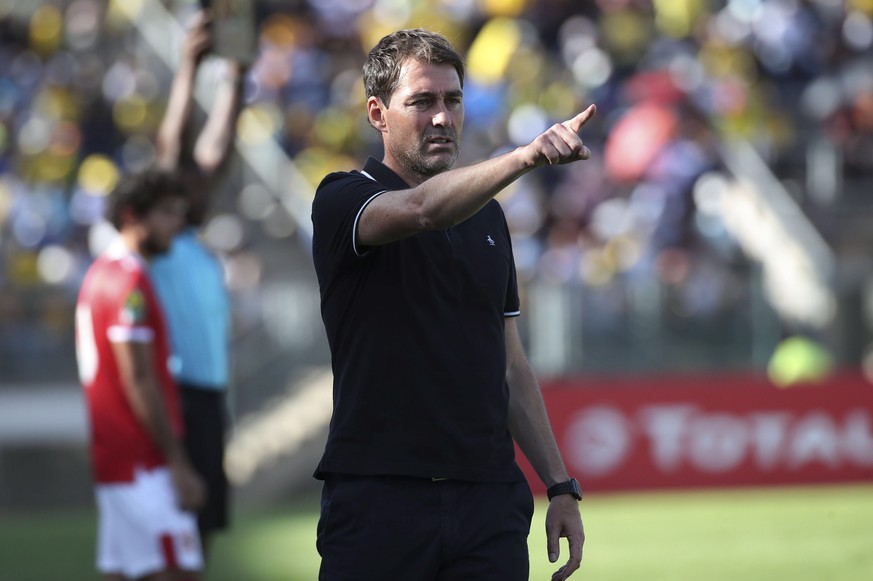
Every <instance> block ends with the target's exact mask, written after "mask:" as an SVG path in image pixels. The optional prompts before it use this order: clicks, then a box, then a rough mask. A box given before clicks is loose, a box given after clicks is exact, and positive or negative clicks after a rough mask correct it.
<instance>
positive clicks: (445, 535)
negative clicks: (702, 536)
mask: <svg viewBox="0 0 873 581" xmlns="http://www.w3.org/2000/svg"><path fill="white" fill-rule="evenodd" d="M463 81H464V65H463V61H462V59H461V57H460V56H459V55H458V54H457V53H456V52H455V50H454V49H453V48H452V47H451V45H450V44H449V42H448V41H447V40H446V39H445V38H444V37H443V36H441V35H438V34H435V33H432V32H429V31H426V30H421V29H414V30H402V31H399V32H396V33H393V34H391V35H388V36H386V37H385V38H383V39H382V40H381V41H380V42H379V43H378V44H377V46H376V47H375V48H373V50H372V51H371V52H370V55H369V58H368V60H367V62H366V64H365V65H364V83H365V87H366V90H367V113H368V118H369V121H370V124H371V125H372V126H373V127H374V128H375V129H376V130H377V131H379V132H380V133H381V134H382V141H383V145H384V150H385V153H384V158H383V160H382V162H379V161H377V160H375V159H372V158H371V159H370V160H368V161H367V163H366V165H365V166H364V169H363V170H362V171H352V172H342V173H334V174H330V175H328V176H327V177H326V178H325V179H324V180H323V181H322V183H321V185H320V186H319V187H318V190H317V192H316V196H315V200H314V202H313V206H312V221H313V226H314V236H313V260H314V262H315V269H316V273H317V275H318V281H319V286H320V290H321V306H322V317H323V319H324V325H325V329H326V332H327V337H328V342H329V344H330V349H331V355H332V364H333V372H334V392H333V395H334V410H333V418H332V420H331V424H330V434H329V436H328V441H327V445H326V448H325V451H324V456H323V457H322V459H321V462H320V463H319V465H318V468H317V470H316V473H315V476H316V477H317V478H320V479H323V480H324V489H323V495H322V512H321V519H320V520H319V524H318V540H317V546H318V550H319V553H320V554H321V557H322V563H321V571H320V575H319V578H320V579H322V580H327V581H338V580H352V579H354V580H364V579H372V580H379V581H393V580H408V579H415V580H416V581H423V580H431V579H432V580H437V579H440V580H454V579H465V580H468V579H494V580H500V581H507V580H518V581H522V580H527V578H528V568H529V565H528V552H527V535H528V533H529V531H530V522H531V517H532V514H533V499H532V497H531V493H530V489H529V487H528V485H527V483H526V481H525V480H524V476H523V475H522V473H521V471H520V470H519V468H518V466H517V465H516V463H515V458H514V447H513V438H515V440H516V441H517V442H518V444H519V446H520V448H521V449H522V451H523V452H524V453H525V455H526V456H527V457H528V459H529V460H530V461H531V464H532V465H533V467H534V468H535V469H536V471H537V474H538V475H539V477H540V478H541V479H542V480H543V482H544V483H545V484H546V486H547V487H548V488H549V497H550V505H549V510H548V514H547V518H546V522H547V525H546V528H547V531H546V533H547V539H548V550H549V559H550V560H551V561H552V562H555V561H556V560H557V558H558V555H559V552H560V550H559V542H558V541H559V538H560V537H566V538H567V539H568V541H569V553H570V557H569V560H568V561H567V563H566V564H565V565H564V566H563V567H561V569H559V570H558V571H557V572H556V573H555V575H554V576H553V577H552V578H553V579H555V580H559V579H560V580H562V579H566V578H567V577H569V576H570V574H571V573H572V572H573V571H575V570H576V569H577V568H578V567H579V564H580V561H581V558H582V544H583V542H584V538H585V535H584V532H583V527H582V520H581V518H580V516H579V508H578V504H577V500H578V499H580V498H581V492H580V491H579V486H578V483H577V482H576V481H575V479H571V478H570V477H569V475H568V473H567V470H566V468H565V466H564V463H563V460H562V459H561V456H560V453H559V451H558V447H557V445H556V443H555V438H554V436H553V434H552V430H551V427H550V425H549V422H548V417H547V415H546V412H545V407H544V405H543V400H542V396H541V394H540V391H539V386H538V385H537V382H536V379H535V378H534V375H533V372H532V371H531V369H530V366H529V364H528V362H527V359H526V357H525V355H524V351H523V349H522V347H521V342H520V340H519V336H518V330H517V326H516V317H517V316H518V315H519V299H518V289H517V284H516V275H515V265H514V261H513V255H512V245H511V242H510V237H509V231H508V229H507V225H506V220H505V218H504V216H503V212H502V210H501V208H500V205H499V204H498V203H497V202H496V201H494V200H493V197H494V196H495V195H496V194H497V193H498V192H499V191H500V190H501V189H502V188H504V187H506V186H507V185H508V184H510V183H511V182H513V181H514V180H516V179H518V178H519V177H521V176H522V175H524V174H525V173H526V172H528V171H531V170H533V169H536V168H538V167H541V166H544V165H547V164H563V163H571V162H575V161H578V160H584V159H588V158H589V156H590V155H591V153H590V151H589V150H588V148H587V147H585V146H584V145H583V143H582V140H581V139H580V137H579V135H578V132H579V130H580V129H581V128H582V126H583V125H584V124H585V123H586V122H587V121H588V120H589V119H590V118H591V117H592V116H593V115H594V112H595V108H594V106H593V105H592V106H590V107H589V108H588V109H586V110H585V111H583V112H582V113H580V114H579V115H577V116H576V117H574V118H573V119H571V120H569V121H566V122H564V123H561V124H556V125H554V126H553V127H551V128H550V129H548V130H547V131H546V132H545V133H543V134H542V135H540V136H538V137H537V138H536V139H535V140H534V141H533V142H531V143H530V144H528V145H526V146H524V147H519V148H518V149H516V150H514V151H512V152H510V153H507V154H505V155H503V156H500V157H497V158H494V159H491V160H489V161H485V162H483V163H480V164H477V165H474V166H470V167H466V168H459V169H455V170H452V169H451V168H452V167H453V165H454V163H455V161H456V160H457V158H458V151H459V145H460V138H461V129H462V125H463V121H464V104H463Z"/></svg>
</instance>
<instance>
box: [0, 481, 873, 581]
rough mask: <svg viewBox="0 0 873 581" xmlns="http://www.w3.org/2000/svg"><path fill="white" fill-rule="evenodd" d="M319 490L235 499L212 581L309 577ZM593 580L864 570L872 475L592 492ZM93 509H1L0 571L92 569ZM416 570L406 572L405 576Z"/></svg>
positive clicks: (868, 562) (672, 580)
mask: <svg viewBox="0 0 873 581" xmlns="http://www.w3.org/2000/svg"><path fill="white" fill-rule="evenodd" d="M317 506H318V504H317V499H316V498H314V497H311V496H310V497H308V498H305V499H298V500H297V501H295V502H293V503H289V504H287V505H285V506H281V507H273V508H271V509H270V510H258V511H254V510H249V511H239V513H240V514H238V515H237V518H236V521H235V523H234V526H233V528H232V529H231V531H230V532H228V533H225V534H223V535H222V536H220V537H219V538H218V539H216V542H215V545H214V547H213V554H212V557H211V562H210V568H209V572H208V575H207V577H206V578H207V580H208V581H231V580H233V581H304V580H305V581H310V580H314V579H315V578H316V575H317V571H318V558H317V554H316V552H315V541H314V536H315V524H316V521H317V518H318V514H317V510H318V509H317ZM545 509H546V503H545V502H544V501H543V500H538V502H537V507H536V514H535V516H534V523H533V526H532V530H531V535H530V539H529V545H530V555H531V576H530V578H531V579H536V580H547V579H549V578H550V576H551V573H552V571H554V570H555V569H556V568H557V567H558V566H559V565H561V564H563V562H564V561H565V559H566V544H564V545H562V555H561V559H560V560H559V562H558V563H557V564H555V565H552V564H550V563H549V562H548V559H547V556H546V548H545V534H544V533H543V519H544V518H545ZM582 510H583V518H584V520H585V531H586V534H587V537H588V538H587V541H586V543H585V556H584V559H583V565H582V569H581V570H580V571H579V572H577V573H576V574H575V575H574V576H573V577H572V578H573V579H580V580H581V579H585V580H588V581H637V580H640V581H642V580H643V579H645V580H646V581H657V580H664V581H667V580H669V581H686V580H687V581H692V580H694V581H719V580H725V581H727V580H731V581H733V580H736V579H742V580H744V581H783V580H784V581H806V580H808V581H831V580H834V581H836V580H838V581H869V580H870V579H873V485H852V486H848V485H846V486H821V487H789V488H762V489H729V490H711V491H687V492H684V491H675V492H658V493H639V494H589V495H588V496H587V497H586V499H585V500H584V501H583V503H582ZM95 526H96V525H95V518H94V513H93V511H90V510H78V511H65V512H60V513H59V512H44V513H14V512H13V513H9V512H6V513H0V579H2V580H3V581H53V580H59V581H60V580H63V581H78V580H80V579H81V580H83V581H84V580H90V579H96V578H97V575H96V574H95V573H94V570H93V564H92V563H93V552H94V531H95ZM409 581H413V580H409Z"/></svg>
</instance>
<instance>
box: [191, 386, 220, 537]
mask: <svg viewBox="0 0 873 581" xmlns="http://www.w3.org/2000/svg"><path fill="white" fill-rule="evenodd" d="M224 394H225V392H224V390H218V389H209V388H202V387H196V386H195V385H194V384H190V383H184V382H180V383H179V395H180V397H181V400H182V417H183V420H184V422H185V449H186V451H187V452H188V459H189V460H190V461H191V465H192V466H194V469H195V470H196V471H197V473H198V474H199V475H200V477H201V478H203V481H204V482H205V483H206V490H207V492H208V494H207V496H206V504H204V505H203V507H202V508H201V509H200V510H199V511H198V513H197V521H198V524H199V525H200V530H201V531H204V532H213V531H217V530H221V529H224V528H226V527H227V522H228V504H229V503H230V493H229V490H228V488H229V487H228V483H227V475H226V474H225V472H224V441H225V435H226V427H225V426H226V425H227V422H226V421H225V420H226V416H227V407H226V405H225V395H224Z"/></svg>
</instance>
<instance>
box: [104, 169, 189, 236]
mask: <svg viewBox="0 0 873 581" xmlns="http://www.w3.org/2000/svg"><path fill="white" fill-rule="evenodd" d="M184 196H185V186H184V183H183V181H182V179H181V177H180V176H179V174H178V173H176V172H170V171H166V170H158V169H148V170H145V171H143V172H140V173H136V174H130V175H126V176H124V177H122V178H121V179H120V180H119V182H118V184H117V185H116V186H115V188H113V190H112V192H111V193H110V194H109V204H108V205H107V208H106V219H107V220H109V221H110V222H111V223H112V225H113V226H115V228H117V229H119V230H120V229H121V226H122V216H123V214H124V212H125V211H126V210H130V211H131V212H132V213H133V215H134V216H136V217H137V218H142V217H143V216H145V215H146V214H148V212H149V210H151V209H152V208H154V207H155V205H157V204H158V202H160V201H161V200H163V199H164V198H168V197H184Z"/></svg>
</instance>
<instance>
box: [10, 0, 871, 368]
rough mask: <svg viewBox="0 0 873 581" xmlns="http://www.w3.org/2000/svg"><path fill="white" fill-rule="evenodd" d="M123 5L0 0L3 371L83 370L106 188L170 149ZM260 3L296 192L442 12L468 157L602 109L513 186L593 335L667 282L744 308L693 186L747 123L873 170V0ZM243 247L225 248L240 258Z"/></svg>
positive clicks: (698, 297) (363, 140) (354, 133)
mask: <svg viewBox="0 0 873 581" xmlns="http://www.w3.org/2000/svg"><path fill="white" fill-rule="evenodd" d="M150 2H159V3H161V4H162V5H163V6H165V7H166V8H167V9H168V10H169V11H170V12H171V13H172V14H173V15H174V17H175V18H176V19H177V20H178V22H180V23H181V24H184V22H185V21H186V19H187V18H189V17H190V15H191V14H192V12H193V11H194V10H195V9H196V8H197V2H196V1H194V0H163V1H160V0H143V1H142V2H139V3H132V4H137V5H142V6H145V5H148V4H149V3H150ZM121 3H122V2H121V0H63V1H61V0H54V1H45V2H26V1H23V0H22V1H18V2H16V1H11V2H5V3H3V4H2V5H0V322H2V324H0V373H4V372H5V373H10V374H11V373H12V370H13V367H11V366H13V365H14V363H12V362H15V361H19V362H20V361H30V362H34V361H42V362H43V363H44V364H43V365H41V366H40V368H39V369H40V371H41V372H42V373H43V374H44V375H45V376H46V377H47V378H54V376H55V375H58V374H60V373H62V372H63V373H66V372H68V371H69V362H70V361H71V359H70V358H69V357H70V356H71V355H64V356H63V357H58V353H59V352H64V353H68V352H69V348H70V345H71V337H72V308H73V304H74V300H75V294H76V291H77V289H78V285H79V284H80V282H81V276H82V274H83V273H84V271H85V269H86V268H87V266H88V264H89V263H90V261H91V260H92V259H93V256H94V253H95V252H96V251H97V249H99V248H100V245H101V244H102V243H103V241H104V240H105V239H106V236H107V226H106V224H105V222H104V221H103V219H102V212H103V197H104V196H105V194H106V193H107V192H108V191H109V190H110V189H111V188H112V186H113V185H114V183H115V182H116V180H117V179H118V176H119V175H121V174H123V173H126V172H131V171H137V170H140V169H143V168H145V167H147V166H148V165H149V164H150V163H151V161H152V158H153V155H154V146H153V139H154V132H155V130H156V124H157V122H158V121H159V119H160V116H161V113H162V111H163V109H164V107H165V106H166V99H167V94H168V87H169V82H170V79H171V76H172V71H171V70H170V68H168V67H167V65H166V64H165V63H163V62H162V61H161V60H160V59H159V58H157V56H156V55H155V54H154V53H153V51H152V50H151V48H150V47H149V46H148V45H147V44H146V43H144V42H143V41H142V40H141V38H140V34H139V32H138V30H137V25H138V24H139V25H144V23H142V22H136V21H135V19H134V21H132V20H131V19H130V18H129V17H128V16H127V15H126V12H125V11H122V10H121V9H120V8H119V5H120V4H121ZM256 7H257V21H258V26H259V47H260V51H259V57H258V59H257V60H256V62H255V63H254V64H253V66H252V68H251V69H250V71H249V74H248V79H247V90H246V95H247V97H246V109H245V111H244V112H243V115H242V117H241V121H240V123H241V126H240V132H239V135H240V139H241V140H243V141H249V142H257V140H260V139H275V140H276V141H277V142H278V143H279V144H280V145H281V147H282V150H283V151H284V152H285V154H287V156H288V159H289V160H290V162H291V163H294V164H295V166H296V167H297V169H299V170H300V171H301V172H302V175H304V176H305V177H306V178H307V180H308V181H309V183H310V185H311V188H310V189H309V190H308V191H299V192H296V194H297V195H299V196H303V197H306V198H308V197H311V195H312V192H314V189H315V185H317V183H318V181H319V180H320V178H321V177H322V176H323V175H324V174H325V173H327V172H329V171H333V170H336V169H344V170H345V169H350V168H354V167H359V166H360V165H361V162H362V161H363V160H364V159H365V158H366V156H367V155H373V156H380V155H381V152H380V151H379V149H378V147H379V145H378V144H379V141H378V135H377V134H376V133H375V132H374V131H373V130H372V129H371V128H370V127H369V126H368V124H367V122H366V118H365V115H364V102H365V98H364V94H363V85H362V81H361V72H360V67H361V63H362V61H363V58H364V54H365V51H366V50H368V49H369V47H370V46H372V45H373V44H374V43H375V42H376V40H378V38H380V37H381V36H382V35H383V34H385V33H387V32H389V31H391V30H393V29H397V28H403V27H411V26H426V27H430V28H434V29H436V30H438V31H440V32H442V33H444V34H446V35H447V36H448V37H449V38H450V39H451V40H452V41H453V43H454V44H455V45H456V46H459V47H462V48H463V49H464V51H465V53H466V58H467V66H468V76H467V79H466V83H465V87H464V92H465V95H464V100H465V107H466V125H465V134H464V140H463V148H462V157H461V163H468V162H473V161H476V160H478V159H482V158H484V157H488V156H492V155H494V154H496V153H499V152H500V151H503V150H505V149H506V148H509V147H513V146H514V145H516V144H521V143H525V142H527V141H528V140H529V139H531V138H532V137H533V136H535V135H536V134H538V133H539V132H540V131H542V130H543V129H544V128H545V127H547V126H548V125H550V124H552V123H554V122H557V121H562V120H564V119H567V118H570V117H572V116H573V115H574V114H575V113H576V112H578V111H581V110H582V109H583V108H584V107H585V106H587V105H588V104H589V103H592V102H593V103H596V104H597V106H598V115H597V118H596V119H595V120H594V121H593V122H592V123H590V124H589V125H588V126H587V127H586V128H585V131H584V138H585V140H586V144H587V145H588V146H589V147H590V148H591V150H592V152H594V160H593V162H591V163H586V164H576V165H573V166H571V167H567V168H563V167H562V168H554V169H552V170H551V171H543V172H539V173H538V174H536V176H535V177H530V178H525V179H523V180H521V181H520V182H519V183H518V184H516V185H515V186H513V187H511V188H510V189H508V190H507V191H506V192H504V193H503V194H501V196H500V197H499V200H500V201H501V203H502V204H503V205H504V208H505V210H506V213H507V217H508V220H509V222H510V227H511V230H512V234H513V239H514V245H515V257H516V262H517V267H518V270H519V277H520V280H521V281H522V282H524V283H531V282H545V283H554V284H561V285H569V286H570V287H572V288H574V289H578V291H579V292H580V293H587V294H586V296H587V297H588V300H589V302H588V303H587V305H588V307H587V308H585V309H584V310H583V312H582V313H581V314H580V316H581V317H584V321H583V324H584V325H585V327H586V329H593V330H594V331H596V332H600V333H606V334H608V333H609V332H610V328H612V327H614V326H616V325H620V324H621V322H622V321H626V320H627V317H628V310H629V309H630V308H631V307H630V306H629V303H631V302H632V300H631V298H632V297H633V296H634V289H638V290H639V289H646V288H649V286H647V285H650V284H651V283H652V281H655V283H656V284H657V285H659V286H660V287H661V288H662V290H664V292H665V293H666V295H665V296H666V299H665V300H666V304H668V309H669V310H670V312H671V313H673V314H674V315H675V316H677V317H679V318H680V319H682V320H690V321H694V320H700V321H702V322H703V324H711V323H712V321H714V320H721V319H719V317H722V318H723V317H725V316H728V317H729V316H732V315H734V314H736V313H737V312H739V311H738V309H740V310H741V309H742V308H743V307H742V303H743V302H744V301H747V299H748V294H747V293H748V289H747V287H748V283H747V279H748V276H749V271H748V268H747V265H746V264H745V261H744V260H743V257H742V255H741V254H742V253H741V252H740V251H739V250H738V248H737V246H736V244H735V243H734V242H733V241H732V240H731V239H730V236H729V235H728V234H727V232H726V231H725V229H724V226H723V225H722V224H721V223H720V221H719V218H718V216H717V214H716V213H714V212H713V211H712V208H711V204H707V200H706V197H705V193H706V192H705V191H702V189H701V188H700V187H699V184H700V178H701V176H705V175H707V174H708V173H709V172H713V171H722V169H723V168H722V162H721V157H720V144H722V143H724V142H726V141H729V140H732V139H743V140H746V141H748V142H750V143H751V144H752V145H753V146H754V147H755V148H756V149H757V150H758V151H759V152H760V153H761V154H762V156H763V157H764V159H766V160H767V161H768V163H769V164H770V166H771V167H772V168H774V170H775V171H776V172H777V175H778V174H779V173H780V172H784V173H785V174H786V176H790V177H793V178H797V177H798V173H797V172H799V171H802V168H803V165H804V162H805V159H806V155H807V151H806V148H807V145H808V144H809V143H813V142H817V141H822V140H823V141H824V142H825V143H827V144H829V145H830V146H832V147H833V148H834V150H835V151H838V152H839V154H840V159H841V160H842V163H841V170H842V171H844V172H845V174H846V175H847V176H849V177H851V176H852V175H862V176H863V175H866V174H869V172H871V171H873V69H871V66H870V62H871V53H873V48H871V47H873V1H871V0H845V1H842V0H596V1H593V2H578V1H576V0H478V1H477V0H422V1H416V2H413V1H407V0H309V1H305V0H295V1H280V0H260V1H258V2H256ZM143 14H145V11H143ZM143 18H144V17H143ZM167 34H168V42H170V41H172V42H178V38H169V37H172V36H174V35H173V34H170V32H169V31H168V33H167ZM175 36H178V35H175ZM215 74H216V75H219V74H220V72H216V73H215ZM229 183H230V184H231V186H228V187H235V185H236V184H238V183H239V180H237V181H233V182H229ZM247 191H248V190H247ZM256 193H257V191H256V190H250V191H249V194H250V195H251V196H255V195H256ZM230 194H231V195H233V196H236V195H238V194H239V192H230ZM799 195H800V196H801V202H802V203H803V204H807V203H815V202H816V200H815V199H812V201H811V202H810V201H808V200H806V199H805V198H803V195H804V193H803V192H801V193H800V194H799ZM813 198H814V196H813ZM822 203H823V202H822ZM263 206H264V204H261V205H259V204H258V203H257V200H256V199H255V198H254V197H252V198H251V199H249V200H248V203H245V199H244V198H241V203H240V206H239V208H240V209H239V211H238V212H237V215H236V216H233V217H232V218H234V219H236V220H238V221H239V224H238V228H241V229H242V230H243V231H245V230H253V229H254V230H263V231H264V232H266V233H267V234H269V235H271V236H273V237H279V238H281V237H286V238H285V239H286V240H287V243H289V244H296V243H297V242H296V241H295V239H294V238H293V237H292V236H291V234H292V229H289V228H285V229H283V228H276V227H275V226H271V224H273V225H275V221H274V220H273V221H271V220H270V219H269V216H270V212H268V211H267V210H265V209H264V207H263ZM247 208H248V209H250V211H247V210H246V209H247ZM252 208H254V209H252ZM226 218H227V216H225V219H226ZM220 238H221V237H220V236H219V237H217V239H220ZM239 244H242V242H241V241H240V242H239V243H238V244H237V245H236V246H235V244H224V246H223V247H219V248H217V250H219V251H221V252H222V253H224V254H225V255H227V256H230V255H232V254H233V253H234V252H235V251H237V250H238V249H239V248H238V245H239ZM219 246H221V245H220V243H219ZM253 255H254V256H255V257H257V248H255V249H254V253H253ZM231 282H233V281H231ZM231 288H232V289H233V288H234V285H233V284H231ZM629 289H630V290H629ZM55 360H58V361H60V363H59V364H58V365H59V367H57V368H54V367H52V364H51V362H52V361H55ZM679 364H680V365H681V362H680V363H679Z"/></svg>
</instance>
